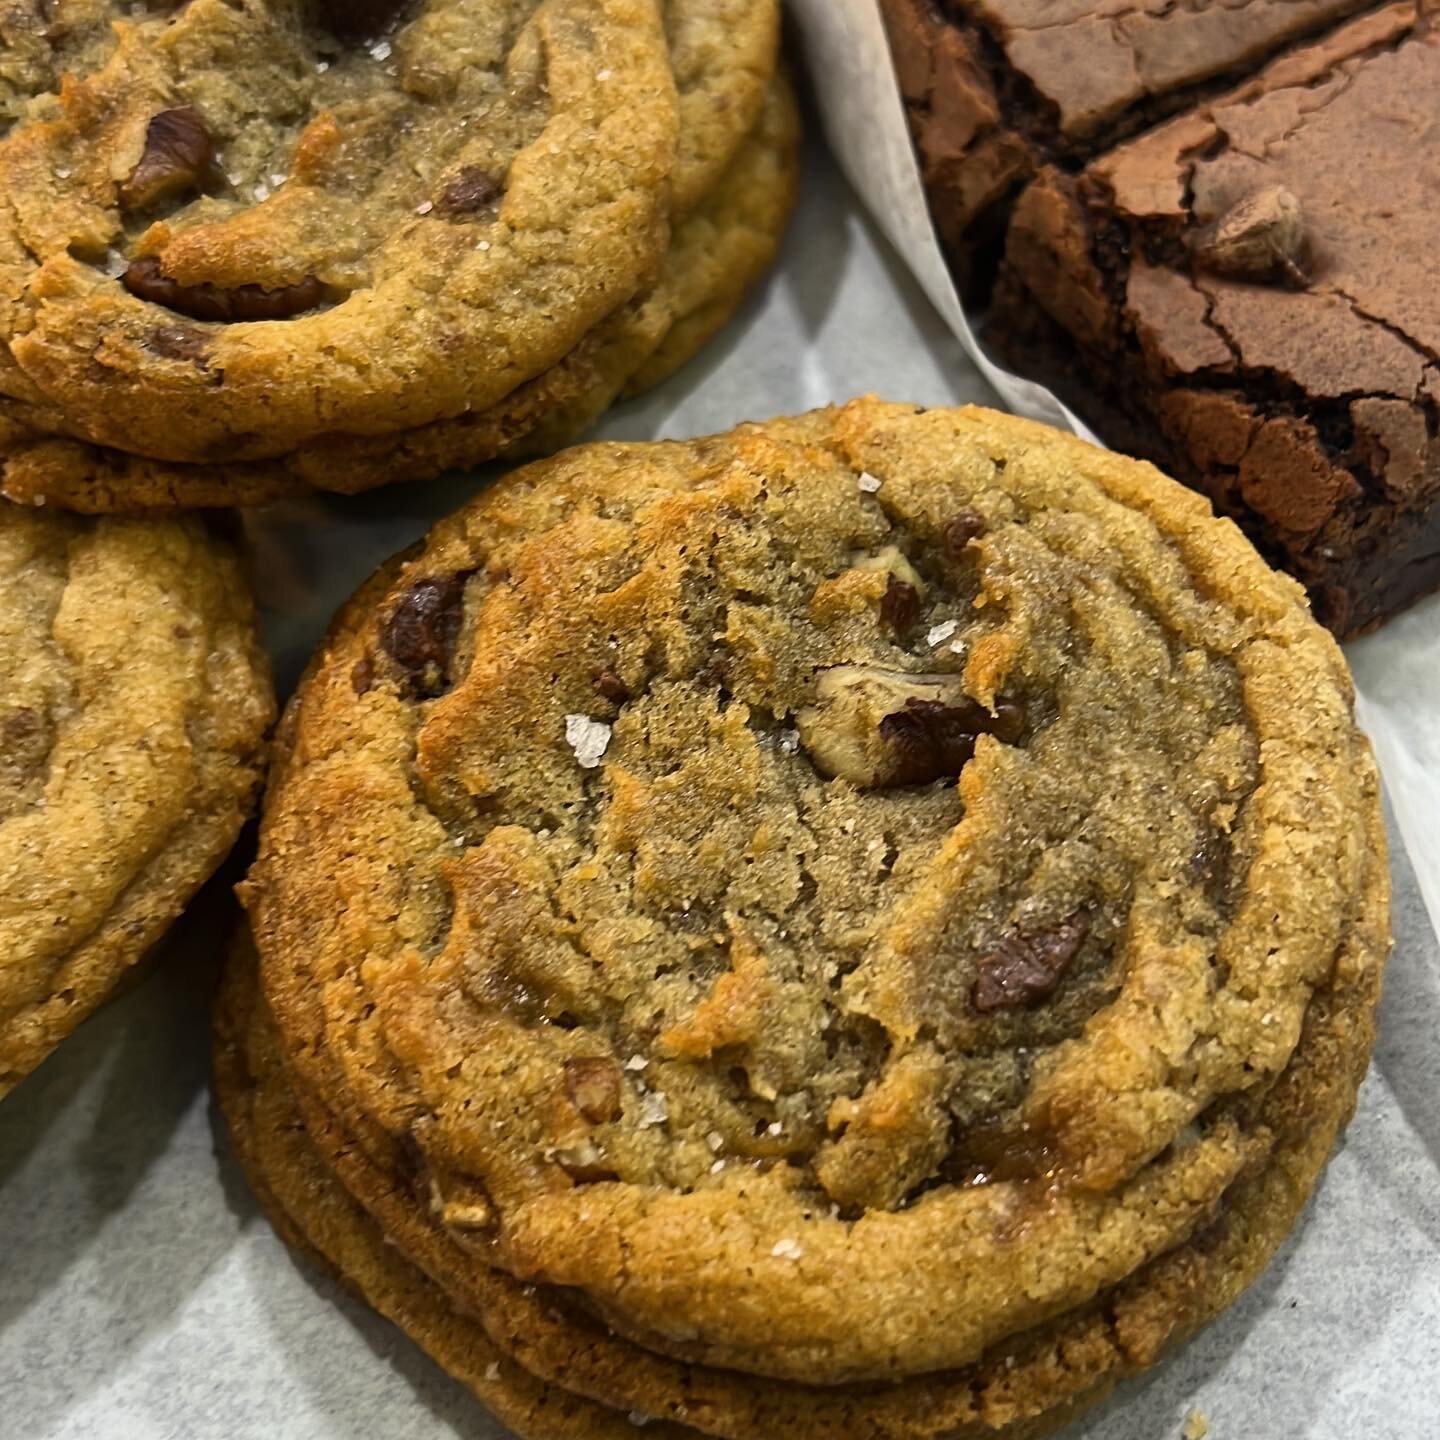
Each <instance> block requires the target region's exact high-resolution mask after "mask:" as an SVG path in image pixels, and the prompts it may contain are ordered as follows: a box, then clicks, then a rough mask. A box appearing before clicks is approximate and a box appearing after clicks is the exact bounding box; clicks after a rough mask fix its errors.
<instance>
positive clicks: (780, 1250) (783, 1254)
mask: <svg viewBox="0 0 1440 1440" xmlns="http://www.w3.org/2000/svg"><path fill="white" fill-rule="evenodd" d="M770 1253H771V1254H772V1255H773V1256H775V1258H776V1259H777V1260H798V1259H799V1258H800V1256H801V1255H802V1254H803V1253H804V1252H803V1251H802V1250H801V1248H800V1242H799V1241H798V1240H792V1239H791V1238H790V1236H788V1235H787V1236H786V1237H785V1238H784V1239H783V1240H777V1241H776V1242H775V1243H774V1245H772V1246H771V1247H770Z"/></svg>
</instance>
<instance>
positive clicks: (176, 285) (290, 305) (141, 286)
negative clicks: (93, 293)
mask: <svg viewBox="0 0 1440 1440" xmlns="http://www.w3.org/2000/svg"><path fill="white" fill-rule="evenodd" d="M122 283H123V284H124V286H125V288H126V289H127V290H128V291H129V292H130V293H131V294H132V295H134V296H135V297H136V298H137V299H140V300H148V301H150V302H151V304H154V305H163V306H165V308H166V309H167V310H175V311H178V312H179V313H180V314H181V315H189V316H190V317H191V319H194V320H285V319H288V318H289V317H290V316H292V315H299V314H300V313H301V312H302V311H305V310H313V309H314V308H315V307H316V306H317V305H318V304H319V303H320V302H321V301H322V300H323V299H324V298H325V287H324V286H323V285H322V284H321V283H320V281H319V280H317V279H316V278H315V276H313V275H307V276H306V277H305V279H303V280H301V281H299V282H298V283H297V284H295V285H282V286H281V287H280V288H279V289H278V290H267V289H266V288H265V287H264V286H263V285H235V286H232V287H230V288H228V289H227V288H225V287H223V286H220V285H212V284H210V282H209V281H208V280H207V281H202V282H201V283H200V284H198V285H182V284H180V282H179V281H177V280H172V279H170V278H169V276H167V275H166V274H164V273H163V271H162V270H161V269H160V262H159V260H157V259H156V258H155V256H153V255H147V256H145V257H144V258H143V259H140V260H134V261H132V262H131V264H130V267H129V269H127V270H126V271H125V275H124V278H123V282H122Z"/></svg>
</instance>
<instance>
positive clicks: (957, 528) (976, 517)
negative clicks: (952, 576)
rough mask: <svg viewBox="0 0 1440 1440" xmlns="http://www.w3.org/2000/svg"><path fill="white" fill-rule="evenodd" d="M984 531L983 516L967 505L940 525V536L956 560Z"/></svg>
mask: <svg viewBox="0 0 1440 1440" xmlns="http://www.w3.org/2000/svg"><path fill="white" fill-rule="evenodd" d="M984 533H985V517H984V516H983V515H982V514H980V512H979V511H978V510H971V509H970V508H969V507H968V506H967V507H966V508H965V509H964V510H960V511H958V512H957V513H956V514H954V515H952V516H951V517H950V519H948V520H947V521H946V522H945V523H944V524H943V525H942V526H941V527H940V538H941V539H942V540H944V542H945V548H946V550H948V551H949V552H950V555H951V557H952V558H953V559H955V560H958V559H959V558H960V557H961V556H962V555H963V554H964V553H965V549H966V547H967V546H968V545H969V544H970V542H971V541H972V540H974V539H975V538H976V536H978V535H983V534H984Z"/></svg>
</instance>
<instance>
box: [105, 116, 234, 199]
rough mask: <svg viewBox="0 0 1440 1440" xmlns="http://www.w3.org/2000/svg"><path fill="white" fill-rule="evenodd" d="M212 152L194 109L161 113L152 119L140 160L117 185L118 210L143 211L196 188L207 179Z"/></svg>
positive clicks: (203, 127)
mask: <svg viewBox="0 0 1440 1440" xmlns="http://www.w3.org/2000/svg"><path fill="white" fill-rule="evenodd" d="M212 151H213V146H212V144H211V141H210V132H209V131H208V130H207V129H206V128H205V122H204V121H203V120H202V119H201V118H200V115H199V112H198V111H197V110H196V109H195V108H194V107H193V106H191V105H181V106H179V107H178V108H176V109H174V110H162V111H161V112H160V113H159V114H158V115H156V116H154V117H153V118H152V119H151V121H150V124H149V126H148V128H147V129H146V131H145V148H144V150H142V151H141V153H140V159H139V161H138V162H137V163H136V165H135V168H134V169H133V170H132V171H131V172H130V178H129V179H128V180H126V181H125V182H124V184H122V185H121V186H120V208H121V209H122V210H143V209H144V208H145V207H146V206H149V205H154V204H155V203H156V202H157V201H160V200H168V199H170V197H171V196H173V195H179V194H183V193H184V192H185V191H187V190H197V189H199V188H200V187H201V186H202V185H204V184H205V182H206V181H207V180H208V179H209V177H210V161H211V155H212Z"/></svg>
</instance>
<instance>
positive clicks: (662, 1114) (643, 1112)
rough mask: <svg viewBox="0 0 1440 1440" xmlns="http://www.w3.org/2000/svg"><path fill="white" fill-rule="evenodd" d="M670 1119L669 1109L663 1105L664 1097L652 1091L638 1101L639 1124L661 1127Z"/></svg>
mask: <svg viewBox="0 0 1440 1440" xmlns="http://www.w3.org/2000/svg"><path fill="white" fill-rule="evenodd" d="M669 1118H670V1107H669V1105H667V1104H666V1103H665V1097H664V1096H663V1095H661V1094H658V1093H657V1092H656V1091H654V1090H652V1091H650V1093H649V1094H648V1095H645V1096H643V1097H642V1098H641V1101H640V1124H641V1125H642V1126H647V1125H663V1124H664V1123H665V1122H666V1121H667V1120H668V1119H669Z"/></svg>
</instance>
